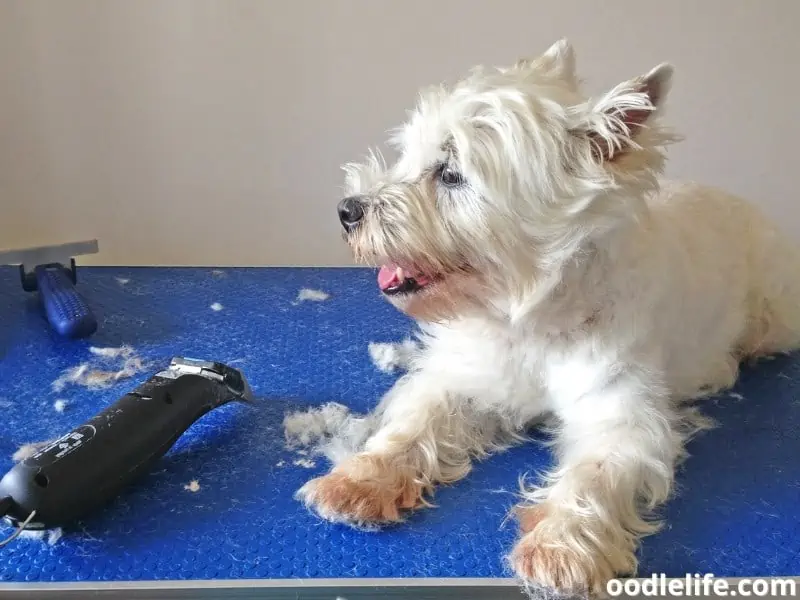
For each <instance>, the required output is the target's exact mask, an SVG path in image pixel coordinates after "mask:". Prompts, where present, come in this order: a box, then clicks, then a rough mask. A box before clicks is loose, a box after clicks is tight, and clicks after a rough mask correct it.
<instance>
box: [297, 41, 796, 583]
mask: <svg viewBox="0 0 800 600" xmlns="http://www.w3.org/2000/svg"><path fill="white" fill-rule="evenodd" d="M671 78H672V68H671V67H669V66H668V65H661V66H658V67H656V68H654V69H653V70H651V71H649V72H648V73H646V74H644V75H642V76H640V77H636V78H633V79H630V80H627V81H624V82H623V83H621V84H620V85H618V86H616V87H614V88H613V89H611V90H609V91H608V92H606V93H604V94H602V95H600V96H597V97H594V98H589V97H587V96H586V95H585V94H584V93H583V92H582V90H581V89H580V85H579V80H578V77H577V75H576V72H575V59H574V53H573V50H572V48H571V46H570V45H569V44H568V43H567V42H566V41H561V42H558V43H556V44H554V45H553V46H552V47H551V48H550V49H549V50H548V51H547V52H545V53H544V54H543V55H541V56H539V57H536V58H533V59H530V60H522V61H519V62H518V63H517V64H515V65H513V66H511V67H508V68H502V69H490V68H477V69H475V70H474V71H473V72H472V73H471V74H470V75H469V76H467V77H465V78H464V79H462V80H461V81H458V82H456V83H455V84H453V85H451V86H440V87H436V88H433V89H431V90H429V91H426V92H425V93H424V94H423V95H422V97H421V99H420V102H419V105H418V106H417V108H416V110H415V111H414V112H413V113H412V114H411V117H410V119H409V121H408V123H407V124H405V125H404V126H403V127H402V128H400V129H399V130H398V132H397V134H396V135H395V136H394V138H393V141H394V143H395V145H396V146H397V148H398V150H399V155H400V156H399V159H398V160H397V162H396V163H395V164H393V165H390V166H389V165H386V164H384V162H383V160H382V159H380V158H379V157H378V156H377V155H375V154H373V156H372V158H371V159H370V160H369V161H367V162H366V163H365V164H364V165H349V166H348V167H347V182H346V183H347V192H348V198H347V199H345V200H343V201H342V203H340V205H339V215H340V220H341V221H342V224H343V226H344V228H345V231H346V236H347V239H348V242H349V244H350V246H351V248H352V249H353V252H354V254H355V257H356V258H357V259H358V260H359V261H362V262H366V263H370V264H375V265H381V270H380V274H379V285H380V287H381V289H382V290H383V292H384V293H385V295H386V297H387V299H388V300H389V301H390V302H392V303H393V304H394V305H395V306H397V307H398V308H399V309H400V310H402V311H404V312H406V313H407V314H409V315H410V316H412V317H414V318H415V319H417V321H418V322H419V324H420V328H421V330H422V338H421V341H422V349H421V352H420V354H419V356H417V357H416V359H415V361H414V364H413V365H412V367H411V370H410V371H409V372H408V373H407V374H405V375H404V376H402V377H401V378H400V379H399V380H398V382H397V384H396V385H395V386H394V388H393V389H392V390H391V391H390V392H389V393H388V394H387V395H386V397H385V398H383V400H382V402H381V404H380V406H379V408H378V409H377V411H376V412H375V414H374V415H373V416H372V418H373V419H374V424H375V427H374V431H373V432H372V433H371V435H370V436H369V437H368V439H367V440H366V442H365V444H364V445H363V447H362V448H361V449H360V451H359V452H357V453H356V454H355V455H353V456H351V457H349V458H347V459H345V460H344V461H342V462H340V463H339V464H337V465H336V466H335V467H334V469H333V470H332V471H331V472H330V473H329V474H327V475H325V476H324V477H321V478H317V479H314V480H312V481H310V482H309V483H308V484H306V485H305V486H304V487H303V488H302V489H301V490H300V491H299V496H300V497H301V498H302V499H303V500H304V501H305V502H306V504H307V505H308V506H309V507H311V508H312V509H314V510H315V511H317V512H318V513H319V514H320V515H321V516H323V517H325V518H327V519H331V520H337V521H345V522H348V523H354V524H358V525H364V524H370V523H386V522H393V521H398V520H401V519H402V515H403V513H404V512H405V511H407V510H410V509H414V508H417V507H421V506H424V505H425V504H426V502H427V494H428V493H429V492H430V491H431V490H432V489H433V487H434V486H435V485H437V484H442V483H449V482H453V481H455V480H457V479H459V478H461V477H464V476H465V475H466V474H467V473H468V472H469V470H470V465H471V463H472V461H473V460H475V459H477V458H481V457H483V456H485V455H486V454H487V453H489V452H493V451H497V450H499V449H501V448H503V447H505V446H507V445H508V444H511V443H514V442H516V441H517V440H519V439H522V435H523V434H524V432H525V431H526V428H527V427H528V426H529V425H530V424H531V423H532V422H534V421H535V420H537V419H539V418H540V417H541V416H542V415H552V417H554V419H555V426H554V433H555V439H554V448H555V452H556V456H557V460H558V464H557V466H556V467H555V468H554V469H553V470H552V471H551V472H550V473H549V474H547V476H546V477H545V478H544V479H543V480H542V481H540V482H538V484H537V485H535V486H532V487H526V488H525V489H524V490H523V499H522V501H521V502H520V505H519V507H518V510H517V514H518V516H519V520H520V525H521V535H520V538H519V541H518V543H517V544H516V547H515V548H514V549H513V550H512V552H511V553H510V555H509V559H510V564H511V565H512V567H513V568H514V570H515V571H516V573H517V574H518V576H519V577H520V579H521V581H522V582H523V583H524V584H525V585H527V586H529V587H531V588H534V587H539V586H545V587H549V588H555V589H556V590H558V591H562V592H573V593H576V592H577V593H581V592H590V593H593V594H603V592H604V590H605V585H606V583H607V581H608V580H609V579H610V578H612V577H615V576H618V575H626V574H632V573H634V572H635V570H636V567H637V560H636V556H635V552H636V549H637V546H638V544H639V541H640V538H641V537H642V536H644V535H647V534H650V533H652V532H653V531H655V530H656V529H657V528H658V525H659V524H658V523H657V522H656V521H654V520H653V518H652V516H651V513H652V510H653V509H654V508H655V507H657V506H658V505H659V504H661V503H663V502H664V501H666V500H667V499H668V498H669V496H670V494H671V492H672V491H673V483H674V482H673V479H674V470H675V466H676V464H677V462H678V461H679V460H681V459H682V458H683V457H684V455H685V452H684V444H685V442H686V440H687V439H688V437H689V436H690V435H692V434H693V433H694V432H696V431H697V430H698V429H700V428H702V427H704V426H705V423H704V422H703V421H702V419H700V418H698V417H697V415H696V413H693V412H691V411H690V410H689V409H685V408H683V405H682V401H683V400H687V399H690V398H695V397H698V396H702V395H704V394H709V393H710V392H713V391H717V390H720V389H723V388H728V387H730V386H731V385H732V384H733V383H734V381H735V380H736V378H737V375H738V365H739V362H740V361H741V360H742V359H743V358H745V357H753V356H759V355H763V354H769V353H774V352H780V351H787V350H792V349H794V348H796V347H797V346H798V345H799V343H800V302H798V298H800V254H799V253H798V250H797V249H796V248H795V247H794V246H793V245H792V244H791V243H790V242H789V241H787V239H786V238H785V237H784V236H783V235H782V234H781V232H780V231H779V229H778V228H777V227H776V226H774V225H773V224H771V223H770V222H769V221H768V220H767V219H766V218H765V217H764V215H762V213H761V212H759V211H758V210H757V209H756V208H754V207H753V206H751V205H749V204H748V203H746V202H744V201H743V200H740V199H739V198H736V197H734V196H732V195H730V194H728V193H726V192H724V191H721V190H717V189H712V188H709V187H705V186H702V185H699V184H693V183H672V182H664V181H661V180H660V176H661V173H662V170H663V166H664V150H663V149H664V147H665V146H666V145H667V144H669V143H672V142H674V141H676V140H677V139H678V138H677V136H675V135H673V134H671V133H670V132H669V131H668V130H667V129H666V128H665V127H663V126H662V125H661V123H660V119H659V117H660V114H659V113H660V110H661V107H662V105H663V103H664V101H665V100H666V97H667V94H668V91H669V87H670V81H671Z"/></svg>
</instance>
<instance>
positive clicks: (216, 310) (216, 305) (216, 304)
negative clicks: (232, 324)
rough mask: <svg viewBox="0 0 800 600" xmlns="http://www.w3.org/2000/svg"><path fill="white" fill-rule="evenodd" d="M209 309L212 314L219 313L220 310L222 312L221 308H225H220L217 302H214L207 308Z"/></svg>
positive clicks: (220, 305)
mask: <svg viewBox="0 0 800 600" xmlns="http://www.w3.org/2000/svg"><path fill="white" fill-rule="evenodd" d="M209 308H210V309H211V310H213V311H214V312H219V311H221V310H222V309H223V308H225V307H224V306H222V304H220V303H219V302H214V304H212V305H211V306H209Z"/></svg>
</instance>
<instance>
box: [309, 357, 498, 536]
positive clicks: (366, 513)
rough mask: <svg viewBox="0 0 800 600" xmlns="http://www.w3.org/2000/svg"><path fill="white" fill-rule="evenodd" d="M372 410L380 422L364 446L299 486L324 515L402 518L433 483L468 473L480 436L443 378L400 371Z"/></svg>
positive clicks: (373, 520)
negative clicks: (390, 387)
mask: <svg viewBox="0 0 800 600" xmlns="http://www.w3.org/2000/svg"><path fill="white" fill-rule="evenodd" d="M375 416H376V419H377V421H378V427H377V429H376V431H375V433H374V434H373V435H372V436H371V437H370V438H369V439H368V440H367V442H366V444H365V446H364V449H363V450H362V451H361V452H359V453H357V454H355V455H353V456H352V457H350V458H348V459H346V460H344V461H343V462H341V463H339V464H338V465H336V466H335V467H334V469H333V470H332V471H331V472H330V473H328V474H327V475H325V476H323V477H320V478H317V479H313V480H311V481H309V482H308V483H307V484H306V485H305V486H303V487H302V488H301V489H300V491H299V492H298V495H299V497H300V498H301V499H302V500H303V501H304V502H305V503H306V505H307V506H309V507H310V508H312V509H313V510H315V511H316V512H317V513H318V514H319V515H320V516H322V517H323V518H326V519H328V520H332V521H342V522H348V523H352V524H356V525H369V524H379V523H387V522H393V521H399V520H400V519H401V518H402V514H403V511H405V510H408V509H413V508H416V507H418V506H421V505H424V504H425V496H426V494H427V493H428V492H430V491H431V490H432V488H433V486H434V484H436V483H448V482H452V481H456V480H458V479H460V478H461V477H463V476H464V475H466V474H467V472H468V471H469V469H470V456H471V453H475V452H480V450H481V445H482V443H483V438H482V437H481V435H479V434H478V433H477V432H476V431H475V429H474V423H473V422H472V421H469V422H468V419H466V418H465V415H464V413H463V407H461V406H460V405H459V402H458V398H456V397H454V396H453V395H452V394H451V393H449V392H448V390H447V388H446V386H445V384H444V383H443V378H442V377H441V376H438V377H437V376H432V375H431V374H428V373H426V372H424V371H418V372H412V373H410V374H408V375H406V376H405V377H403V378H401V379H400V380H399V381H398V382H397V383H396V384H395V386H394V387H393V388H392V390H391V391H390V392H389V393H388V394H387V396H386V397H385V398H384V399H383V401H382V402H381V406H380V407H379V408H378V411H377V414H376V415H375Z"/></svg>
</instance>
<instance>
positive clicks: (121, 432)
mask: <svg viewBox="0 0 800 600" xmlns="http://www.w3.org/2000/svg"><path fill="white" fill-rule="evenodd" d="M234 400H238V401H243V402H248V403H249V402H252V400H253V398H252V393H251V391H250V386H249V385H248V384H247V381H246V380H245V378H244V376H243V375H242V374H241V373H240V372H239V371H238V370H236V369H234V368H232V367H228V366H226V365H224V364H221V363H218V362H206V361H201V360H194V359H189V358H173V359H172V361H171V362H170V365H169V367H167V368H166V369H164V370H163V371H160V372H159V373H156V374H155V375H154V376H153V377H151V378H150V379H149V380H148V381H146V382H145V383H143V384H142V385H140V386H139V387H138V388H136V389H135V390H134V391H132V392H130V393H128V394H126V395H125V396H123V397H122V398H120V399H119V400H118V401H117V402H115V403H114V404H112V405H111V406H109V407H108V408H106V409H105V410H103V411H102V412H101V413H99V414H98V415H96V416H95V417H93V418H92V419H91V420H89V421H88V422H86V423H84V424H83V425H81V426H79V427H77V428H75V429H74V430H72V431H71V432H69V433H68V434H66V435H64V436H62V437H60V438H59V439H57V440H55V441H53V442H51V443H50V444H48V445H47V446H46V447H45V448H43V449H41V450H39V451H38V452H37V453H36V454H34V455H33V456H31V457H30V458H27V459H26V460H23V461H21V462H19V463H18V464H17V465H15V466H14V467H13V468H12V469H11V470H10V471H9V472H8V473H7V474H6V475H5V476H4V477H3V479H2V480H0V516H4V517H5V520H6V521H7V522H8V523H9V524H11V525H13V526H15V527H17V532H16V533H15V534H14V535H13V536H12V537H11V538H9V539H8V540H6V541H5V542H0V545H3V543H7V542H9V541H11V539H13V538H14V537H16V535H18V534H19V533H20V532H22V531H23V530H25V529H28V530H41V529H52V528H56V527H61V526H63V525H66V524H68V523H70V522H72V521H75V520H76V519H78V518H80V517H82V516H84V515H86V514H87V513H89V512H90V511H92V510H95V509H97V508H100V507H101V506H102V505H104V504H106V503H107V502H108V501H110V500H111V499H113V498H114V497H116V496H117V494H118V493H119V492H120V491H121V490H122V489H123V488H124V487H125V486H126V485H128V484H129V483H130V482H131V481H132V480H134V479H135V478H136V477H138V476H139V475H141V474H142V473H144V472H145V471H146V470H148V468H149V467H150V466H151V465H152V464H153V463H154V462H155V461H157V460H158V459H159V458H161V457H162V456H163V455H164V454H166V452H167V451H168V450H169V449H170V448H171V447H172V446H173V445H174V444H175V442H176V441H177V440H178V438H179V437H180V436H181V435H182V434H183V433H184V432H185V431H186V430H187V429H188V428H189V427H190V426H191V425H192V424H193V423H194V422H195V421H197V420H198V419H200V417H202V416H203V415H205V414H206V413H208V412H209V411H211V410H213V409H215V408H217V407H219V406H222V405H223V404H226V403H228V402H230V401H234Z"/></svg>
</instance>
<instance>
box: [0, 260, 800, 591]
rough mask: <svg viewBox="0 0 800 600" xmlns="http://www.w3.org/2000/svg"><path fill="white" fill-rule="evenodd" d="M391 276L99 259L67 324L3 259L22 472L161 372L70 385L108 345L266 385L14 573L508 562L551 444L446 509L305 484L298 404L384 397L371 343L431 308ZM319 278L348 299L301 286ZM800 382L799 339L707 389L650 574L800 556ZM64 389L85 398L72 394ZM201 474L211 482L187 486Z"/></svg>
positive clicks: (10, 410) (749, 568) (4, 405)
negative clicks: (705, 421)
mask: <svg viewBox="0 0 800 600" xmlns="http://www.w3.org/2000/svg"><path fill="white" fill-rule="evenodd" d="M374 277H375V274H374V272H372V271H371V270H366V269H312V268H297V269H295V268H261V269H255V268H254V269H245V268H237V269H220V270H212V269H206V268H183V269H174V268H89V267H84V268H80V270H79V290H80V291H81V293H82V294H84V296H85V297H86V298H87V300H88V301H89V303H90V305H91V306H92V307H93V308H94V309H95V310H96V311H97V314H98V317H99V321H100V328H99V330H98V332H97V333H96V334H95V335H94V336H93V337H92V338H91V339H89V340H83V341H66V340H63V339H59V338H58V337H57V336H56V335H55V334H54V333H52V332H51V331H50V330H49V329H48V326H47V323H46V321H45V320H44V318H43V317H42V314H41V311H40V310H39V308H38V305H37V303H36V298H35V295H33V294H27V293H25V292H23V291H22V290H21V287H20V285H19V281H18V275H17V271H16V270H14V269H11V268H5V269H0V411H1V414H2V416H3V424H2V427H0V469H2V470H3V471H5V470H7V469H8V468H10V467H11V466H12V462H11V455H12V453H13V452H14V451H15V450H16V449H17V448H18V447H19V446H20V445H21V444H24V443H28V442H33V441H39V440H46V439H51V438H54V437H57V436H58V435H61V434H63V433H66V432H67V431H68V430H70V429H71V428H73V427H74V426H77V425H79V424H80V423H82V422H84V421H85V420H87V419H88V418H90V417H91V416H92V415H94V414H95V413H97V412H98V411H99V410H100V409H101V408H103V407H104V406H106V405H107V404H108V403H111V402H113V401H115V400H116V399H117V398H118V397H120V396H121V395H123V394H124V393H125V392H126V391H128V390H130V389H132V388H133V387H134V386H135V385H136V384H138V383H139V382H140V381H142V380H144V379H146V378H147V377H149V376H150V375H151V374H152V373H153V372H154V370H155V367H154V368H153V369H150V370H148V371H146V372H143V373H140V374H137V375H136V376H135V377H133V378H131V379H125V380H122V381H120V382H118V383H117V384H115V385H113V386H111V387H108V388H106V389H100V390H93V391H90V390H87V389H85V388H83V387H80V386H68V387H66V388H65V389H64V390H63V391H61V392H54V391H52V389H51V383H52V382H53V381H54V380H55V379H56V378H57V377H58V376H59V375H60V374H61V373H62V372H63V371H64V369H67V368H70V367H73V366H75V365H77V364H80V363H82V362H85V361H87V360H93V359H94V357H92V355H91V354H90V352H89V346H109V347H116V346H121V345H130V346H132V347H133V348H134V349H135V350H136V352H137V353H138V354H139V355H140V356H141V357H143V358H144V359H145V360H147V361H149V362H150V363H151V364H152V365H157V366H161V365H164V364H167V362H168V361H169V359H170V358H171V357H172V356H176V355H182V356H191V357H196V358H203V359H209V360H218V361H222V362H232V361H233V366H236V367H237V368H240V369H242V371H243V372H244V374H245V375H246V377H247V378H248V380H249V381H250V384H251V386H252V388H253V390H254V392H255V394H256V396H257V397H258V402H257V404H256V405H255V406H253V407H247V406H243V405H236V404H230V405H226V406H225V407H223V408H220V409H218V410H216V411H213V412H211V413H209V414H208V415H206V416H205V417H204V418H203V419H202V420H200V421H199V422H198V423H197V424H195V425H194V426H193V427H192V428H191V429H190V430H189V431H188V432H187V433H186V434H185V435H184V436H183V437H182V438H181V439H180V440H179V441H178V443H177V444H176V445H175V447H174V448H173V449H172V450H171V451H170V452H169V453H168V455H167V456H166V457H164V459H162V460H161V461H160V462H159V463H158V465H157V466H156V467H155V468H154V470H153V472H152V473H150V474H149V475H146V476H145V477H143V478H142V479H141V480H139V481H138V482H137V483H136V484H135V485H133V486H132V487H131V488H130V489H128V490H127V491H125V492H124V493H123V494H122V496H120V497H119V498H118V499H117V500H115V501H114V502H113V503H112V504H111V505H109V506H108V507H107V508H105V509H104V510H102V511H100V512H98V513H97V514H94V515H92V516H91V517H90V518H87V519H86V520H84V521H82V522H80V523H79V524H77V526H76V527H74V528H71V529H70V530H68V531H65V532H64V535H63V537H62V538H61V539H60V540H58V541H57V542H56V543H55V544H53V545H50V544H48V543H47V540H44V541H42V540H27V539H26V540H17V541H15V542H14V543H12V544H10V545H8V546H6V547H4V548H2V549H0V586H2V584H3V582H17V583H21V582H115V581H142V580H162V581H166V580H178V581H190V580H209V579H216V580H252V579H258V580H267V579H270V580H278V579H299V578H302V579H304V580H317V579H326V580H327V579H339V578H503V577H507V576H508V573H507V572H506V570H505V567H504V563H503V556H504V552H506V551H507V550H508V549H509V548H510V545H511V544H512V542H513V540H514V536H515V528H514V525H513V522H506V521H505V520H504V519H505V517H506V515H507V512H508V509H509V508H510V507H511V506H512V505H513V503H514V500H515V498H514V492H515V491H516V489H517V482H518V477H519V476H520V475H521V474H523V473H525V472H530V473H532V472H535V471H537V470H540V469H542V468H545V467H546V466H547V465H549V464H550V460H551V457H550V455H549V452H548V451H547V450H546V449H544V448H543V447H541V446H539V445H536V444H535V443H532V444H528V445H525V446H522V447H518V448H515V449H513V450H511V451H509V452H507V453H504V454H502V455H498V456H495V457H493V458H491V459H489V460H487V461H486V462H483V463H481V464H478V465H477V466H476V468H475V470H474V472H473V473H472V474H471V475H470V476H469V477H467V478H466V479H465V480H463V481H461V482H459V483H458V484H456V485H454V486H452V487H448V488H442V489H439V490H438V492H437V494H436V497H435V501H436V503H437V505H438V506H437V508H434V509H431V510H423V511H420V512H418V513H416V514H414V515H412V516H411V517H410V518H409V520H408V521H407V522H406V523H404V524H402V525H399V526H396V527H393V528H390V529H386V530H383V531H380V532H361V531H354V530H352V529H349V528H346V527H343V526H341V525H332V524H328V523H323V522H321V521H319V520H318V519H317V518H315V517H314V516H313V515H311V514H309V513H308V512H307V511H306V510H305V509H304V508H303V507H302V506H301V505H300V504H299V503H298V502H297V501H296V500H295V499H294V498H293V494H294V492H295V490H296V489H297V488H298V487H299V486H300V485H302V483H303V482H305V481H306V480H307V479H308V478H310V477H312V476H315V475H317V474H319V473H322V472H324V471H325V469H326V466H327V465H326V464H325V462H324V461H323V460H321V459H319V458H309V457H303V456H301V455H298V454H297V453H296V452H293V451H291V450H289V449H287V448H286V447H285V444H284V439H283V432H282V424H281V422H282V419H283V416H284V414H285V413H286V412H289V411H295V410H299V409H303V408H306V407H311V406H315V405H320V404H323V403H325V402H329V401H337V402H341V403H343V404H347V405H348V406H350V407H351V408H352V409H353V410H356V411H359V412H362V411H367V410H369V409H370V408H371V407H373V406H374V405H375V403H376V402H377V400H378V398H379V397H380V395H381V394H382V393H383V392H385V391H386V390H387V389H388V388H389V387H390V386H391V385H392V383H393V381H394V380H395V378H396V377H397V375H390V374H385V373H382V372H380V371H378V370H377V369H376V368H375V367H374V366H373V365H372V363H371V361H370V357H369V354H368V351H367V347H368V344H369V342H371V341H377V342H396V341H401V340H403V339H404V338H405V337H406V336H408V335H409V334H410V333H411V332H412V324H411V323H410V322H409V321H408V320H407V319H406V318H405V317H403V316H402V315H400V314H398V313H397V312H396V311H395V310H394V309H393V308H392V307H391V306H389V305H388V303H386V302H385V301H383V300H382V299H381V298H380V297H379V294H378V292H377V288H376V285H375V279H374ZM302 288H310V289H315V290H321V291H324V292H326V293H327V294H329V298H328V299H326V300H324V301H313V300H307V301H303V302H297V301H296V299H297V296H298V293H299V291H300V290H301V289H302ZM216 304H219V305H221V307H220V306H216ZM212 305H215V306H214V308H215V309H217V310H214V309H212ZM798 391H800V359H799V358H798V357H797V356H780V357H776V358H775V359H774V360H769V361H764V362H761V363H759V364H758V365H756V366H754V367H749V368H746V369H745V370H744V371H743V373H742V378H741V380H740V383H739V385H738V386H737V388H736V389H735V390H734V392H733V393H731V394H724V395H721V396H720V397H718V398H715V399H711V400H709V401H708V402H707V403H706V413H707V414H709V415H710V416H712V417H714V418H715V419H716V420H717V421H718V422H719V423H720V425H721V426H720V427H719V428H717V429H715V430H711V431H708V432H706V433H704V434H702V435H701V436H700V437H699V438H697V439H696V440H695V441H693V442H692V443H691V445H690V448H689V450H690V452H691V454H692V456H691V458H690V459H689V460H688V462H686V463H685V464H684V465H683V466H682V468H681V471H680V474H679V479H678V482H679V490H678V494H677V496H676V498H675V499H674V500H673V501H671V502H670V503H669V504H668V505H667V506H666V507H665V508H664V509H663V510H662V514H663V516H664V518H665V519H666V523H667V526H666V528H665V529H664V530H663V531H662V532H660V533H658V534H657V535H654V536H652V537H650V538H648V539H647V540H646V541H645V543H644V546H643V548H642V550H641V552H640V557H641V573H640V574H641V575H642V576H647V575H649V574H651V573H665V574H666V575H667V576H675V577H682V576H684V575H685V574H686V573H696V572H697V573H705V572H710V573H714V574H715V575H716V576H727V577H740V576H770V575H772V576H785V575H798V574H800V397H799V396H798ZM56 400H65V401H66V402H65V406H66V408H65V410H64V411H63V412H57V411H56V410H54V408H53V404H54V402H55V401H56ZM307 461H310V462H307ZM296 463H299V464H296ZM312 464H313V466H311V465H312ZM191 481H197V483H198V485H199V490H197V491H196V492H192V491H190V490H187V489H185V487H184V486H186V485H187V484H189V483H190V482H191ZM7 533H10V530H9V529H8V528H6V527H2V528H0V534H3V535H5V534H7ZM1 589H2V588H1V587H0V590H1ZM0 593H1V592H0Z"/></svg>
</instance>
